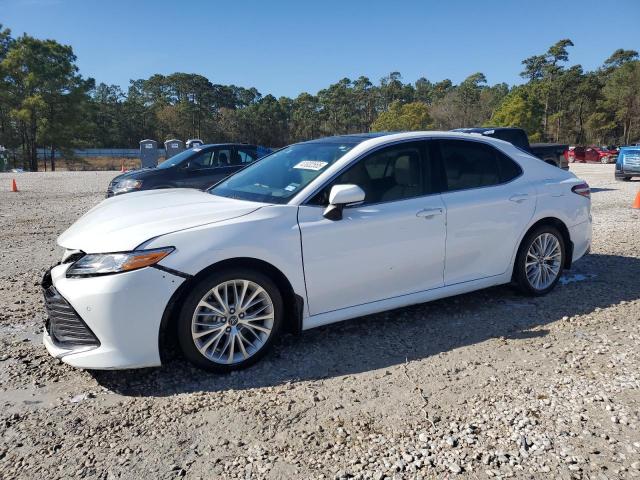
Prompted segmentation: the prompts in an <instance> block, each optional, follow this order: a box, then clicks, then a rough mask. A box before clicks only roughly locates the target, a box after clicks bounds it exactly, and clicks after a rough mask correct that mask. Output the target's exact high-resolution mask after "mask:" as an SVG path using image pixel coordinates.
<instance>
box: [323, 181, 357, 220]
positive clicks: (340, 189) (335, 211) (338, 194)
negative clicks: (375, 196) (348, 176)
mask: <svg viewBox="0 0 640 480" xmlns="http://www.w3.org/2000/svg"><path fill="white" fill-rule="evenodd" d="M364 197H365V193H364V190H362V189H361V188H360V187H359V186H357V185H352V184H348V185H334V186H333V187H331V192H330V193H329V206H328V207H327V208H325V210H324V212H323V213H322V215H323V216H324V217H325V218H327V219H329V220H342V210H343V209H344V207H347V206H350V205H355V204H358V203H362V202H364Z"/></svg>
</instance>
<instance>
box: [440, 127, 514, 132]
mask: <svg viewBox="0 0 640 480" xmlns="http://www.w3.org/2000/svg"><path fill="white" fill-rule="evenodd" d="M495 130H502V131H504V130H521V129H520V128H517V127H472V128H471V127H470V128H454V129H453V130H451V131H452V132H462V133H485V132H490V131H495Z"/></svg>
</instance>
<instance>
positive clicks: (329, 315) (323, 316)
mask: <svg viewBox="0 0 640 480" xmlns="http://www.w3.org/2000/svg"><path fill="white" fill-rule="evenodd" d="M510 281H511V278H510V276H509V275H506V274H501V275H496V276H493V277H488V278H482V279H479V280H472V281H469V282H463V283H456V284H455V285H447V286H445V287H439V288H434V289H432V290H425V291H422V292H416V293H409V294H407V295H401V296H399V297H393V298H387V299H385V300H378V301H377V302H370V303H365V304H362V305H355V306H353V307H348V308H342V309H340V310H333V311H331V312H326V313H319V314H317V315H312V316H310V317H307V318H305V319H303V324H302V329H303V330H309V329H310V328H315V327H320V326H322V325H328V324H330V323H336V322H341V321H343V320H349V319H351V318H356V317H362V316H364V315H371V314H372V313H378V312H383V311H385V310H393V309H394V308H401V307H407V306H409V305H415V304H418V303H425V302H430V301H432V300H438V299H441V298H445V297H452V296H454V295H460V294H462V293H468V292H473V291H474V290H481V289H483V288H488V287H493V286H496V285H502V284H505V283H509V282H510Z"/></svg>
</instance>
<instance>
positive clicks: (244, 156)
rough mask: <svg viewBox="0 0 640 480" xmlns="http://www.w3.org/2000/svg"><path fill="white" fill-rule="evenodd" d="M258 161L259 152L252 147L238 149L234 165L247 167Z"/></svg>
mask: <svg viewBox="0 0 640 480" xmlns="http://www.w3.org/2000/svg"><path fill="white" fill-rule="evenodd" d="M257 159H258V152H257V151H256V150H255V149H253V148H250V147H238V148H237V150H236V156H235V158H234V160H235V161H234V162H233V164H234V165H246V164H248V163H251V162H254V161H255V160H257Z"/></svg>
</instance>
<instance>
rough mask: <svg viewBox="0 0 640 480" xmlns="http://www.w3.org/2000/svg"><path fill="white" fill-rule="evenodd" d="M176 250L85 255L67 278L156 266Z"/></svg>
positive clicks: (68, 272)
mask: <svg viewBox="0 0 640 480" xmlns="http://www.w3.org/2000/svg"><path fill="white" fill-rule="evenodd" d="M173 250H175V249H174V248H173V247H166V248H156V249H153V250H136V251H134V252H119V253H93V254H89V255H85V256H84V257H82V258H81V259H80V260H78V261H76V262H75V263H74V264H73V265H71V266H70V267H69V269H68V270H67V277H93V276H96V275H109V274H110V273H120V272H129V271H131V270H137V269H139V268H143V267H149V266H151V265H155V264H156V263H158V262H159V261H160V260H162V259H163V258H164V257H166V256H167V255H169V254H170V253H171V252H173Z"/></svg>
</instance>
